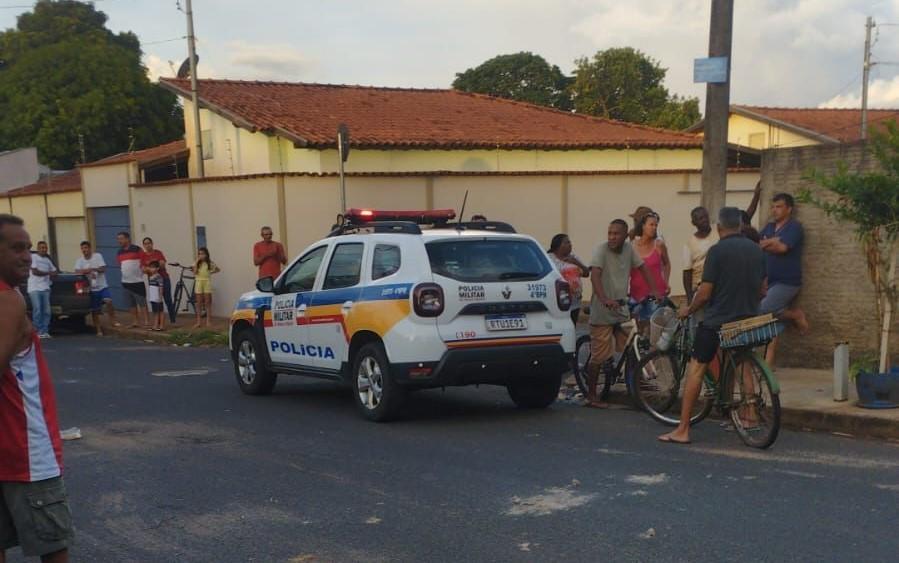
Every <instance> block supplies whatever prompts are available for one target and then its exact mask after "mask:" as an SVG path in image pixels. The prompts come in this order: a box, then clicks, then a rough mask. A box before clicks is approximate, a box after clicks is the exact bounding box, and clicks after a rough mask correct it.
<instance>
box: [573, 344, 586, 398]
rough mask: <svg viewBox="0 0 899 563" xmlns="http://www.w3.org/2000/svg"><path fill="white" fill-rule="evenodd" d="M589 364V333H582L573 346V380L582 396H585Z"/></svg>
mask: <svg viewBox="0 0 899 563" xmlns="http://www.w3.org/2000/svg"><path fill="white" fill-rule="evenodd" d="M589 364H590V335H589V334H584V335H583V336H581V337H580V338H578V339H577V344H576V346H575V348H574V366H573V367H572V371H573V372H574V380H575V381H576V382H577V387H578V389H579V390H580V391H581V394H582V395H583V396H585V397H586V396H587V366H588V365H589Z"/></svg>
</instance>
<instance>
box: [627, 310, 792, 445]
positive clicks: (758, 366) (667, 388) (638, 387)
mask: <svg viewBox="0 0 899 563" xmlns="http://www.w3.org/2000/svg"><path fill="white" fill-rule="evenodd" d="M782 330H783V325H782V324H781V323H778V322H777V320H776V319H774V318H773V317H772V316H771V315H765V316H762V317H755V318H752V319H746V320H744V321H738V322H735V323H729V324H727V325H724V326H723V327H721V331H720V333H719V334H720V337H721V347H720V349H719V351H718V354H717V370H714V369H709V370H707V371H706V373H705V375H704V376H703V381H702V387H701V390H700V393H699V398H698V399H697V401H696V404H695V405H694V407H693V409H692V410H691V412H690V425H691V426H692V425H693V424H696V423H698V422H700V421H701V420H703V419H704V418H706V417H707V416H708V415H709V414H710V413H711V412H712V409H713V408H717V409H718V411H719V412H720V413H721V415H722V417H724V418H730V420H731V422H732V423H733V426H734V429H735V430H736V431H737V434H738V435H739V436H740V439H741V440H743V443H745V444H746V445H747V446H752V447H755V448H767V447H769V446H771V444H773V443H774V441H775V440H776V439H777V434H778V433H779V431H780V385H779V384H778V382H777V379H776V378H775V377H774V374H773V373H772V372H771V369H770V368H769V367H768V365H767V364H766V363H765V361H764V360H763V359H762V358H761V357H760V356H759V355H758V354H757V353H756V352H755V351H754V349H755V348H758V347H762V346H765V345H767V344H768V343H769V342H770V341H771V339H773V338H774V337H775V336H777V335H778V334H779V333H780V332H781V331H782ZM669 331H670V332H669V334H668V335H667V336H668V337H670V347H669V346H668V341H666V342H664V343H663V344H664V345H663V346H662V348H664V349H658V348H657V347H656V346H657V345H658V343H655V346H654V347H653V349H652V350H651V351H650V352H649V353H648V354H646V355H645V356H644V357H643V359H642V360H641V362H640V363H639V365H638V367H637V370H636V371H637V373H639V374H641V377H640V378H639V379H638V381H636V384H635V385H633V390H634V391H635V398H636V399H637V401H638V403H639V405H640V406H641V408H642V409H643V410H645V411H646V412H647V413H649V415H650V416H651V417H652V418H654V419H656V420H657V421H659V422H661V423H663V424H667V425H670V426H676V425H677V424H678V422H679V419H680V402H681V401H680V400H681V397H682V394H683V388H684V385H685V382H686V370H687V364H688V363H689V360H690V352H691V350H692V347H693V336H692V330H691V329H690V319H687V320H684V321H680V320H677V321H674V322H672V323H671V324H670V325H669ZM713 371H717V372H718V373H717V377H716V374H714V373H711V372H713Z"/></svg>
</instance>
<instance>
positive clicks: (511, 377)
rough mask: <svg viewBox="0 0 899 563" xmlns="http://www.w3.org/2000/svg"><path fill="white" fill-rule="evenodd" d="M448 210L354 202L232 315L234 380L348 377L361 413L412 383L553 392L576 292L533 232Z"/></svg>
mask: <svg viewBox="0 0 899 563" xmlns="http://www.w3.org/2000/svg"><path fill="white" fill-rule="evenodd" d="M454 218H455V212H454V211H452V210H442V211H440V210H438V211H413V212H396V211H393V212H390V211H388V212H384V211H373V210H358V209H353V210H349V211H348V212H347V213H346V214H345V215H344V216H343V217H342V221H343V222H342V224H340V225H339V226H337V227H336V228H335V230H334V231H332V233H331V234H330V235H329V236H328V237H327V238H325V239H323V240H320V241H319V242H316V243H315V244H313V245H311V246H309V247H308V248H307V249H306V250H304V251H303V252H302V253H301V254H300V255H299V257H298V258H296V259H295V260H294V261H293V262H292V263H290V264H289V266H288V267H287V268H286V269H285V270H284V271H283V272H282V273H281V275H280V276H279V277H278V278H277V279H272V278H263V279H261V280H259V281H258V282H257V284H256V291H253V292H249V293H246V294H244V295H243V296H241V298H240V299H239V301H238V303H237V306H236V308H235V310H234V313H233V314H232V317H231V330H230V349H231V353H232V358H233V361H234V367H235V373H236V376H237V382H238V384H239V385H240V388H241V389H242V390H243V392H245V393H247V394H251V395H258V394H267V393H270V392H271V391H272V389H273V387H274V385H275V381H276V378H277V375H278V374H296V375H305V376H313V377H319V378H326V379H331V380H335V381H339V382H343V383H345V384H347V385H349V386H352V388H353V396H354V398H355V401H356V403H357V405H358V407H359V409H360V411H361V412H362V414H363V415H364V416H365V417H367V418H369V419H371V420H375V421H383V420H388V419H390V418H392V417H394V416H395V415H396V414H397V412H398V409H399V407H400V405H401V404H402V402H403V400H404V399H405V397H406V396H407V395H408V392H409V391H412V390H416V389H426V388H435V387H445V386H459V385H471V384H495V385H502V386H505V387H507V389H508V392H509V395H510V396H511V398H512V400H513V401H514V402H515V403H516V404H517V405H518V406H520V407H526V408H541V407H546V406H548V405H549V404H551V403H552V402H553V401H554V400H555V398H556V396H557V395H558V392H559V386H560V383H561V377H562V374H563V373H564V372H565V371H567V370H568V369H569V366H570V361H571V358H572V355H573V352H574V346H575V332H574V326H573V324H572V323H571V318H570V316H569V314H568V309H569V308H570V306H571V294H570V290H569V287H568V284H567V283H566V282H565V281H563V280H562V278H561V276H560V275H559V273H558V271H557V270H556V269H555V268H554V267H553V266H552V264H551V263H550V262H549V260H548V259H547V257H546V254H545V253H544V251H543V250H542V249H541V247H540V246H539V245H538V244H537V242H536V241H535V240H534V239H533V238H531V237H529V236H525V235H521V234H517V233H516V232H515V230H514V229H513V228H512V227H511V226H510V225H508V224H505V223H498V222H478V223H452V222H450V221H451V220H452V219H454Z"/></svg>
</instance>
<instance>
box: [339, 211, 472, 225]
mask: <svg viewBox="0 0 899 563" xmlns="http://www.w3.org/2000/svg"><path fill="white" fill-rule="evenodd" d="M344 217H345V218H346V220H347V221H348V222H350V223H356V224H358V223H369V222H371V221H411V222H413V223H416V224H418V225H433V224H435V223H446V222H448V221H450V220H452V219H455V218H456V211H455V210H453V209H432V210H428V211H418V210H411V211H386V210H383V209H359V208H353V209H347V212H346V213H345V214H344Z"/></svg>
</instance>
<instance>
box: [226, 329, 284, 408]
mask: <svg viewBox="0 0 899 563" xmlns="http://www.w3.org/2000/svg"><path fill="white" fill-rule="evenodd" d="M233 360H234V375H235V376H236V377H237V384H238V385H239V386H240V390H241V391H243V392H244V393H246V394H247V395H268V394H269V393H271V392H272V389H274V387H275V383H276V382H277V380H278V374H276V373H274V372H272V371H270V370H268V369H267V368H266V367H265V365H264V362H263V360H262V358H261V357H260V356H259V348H258V347H257V346H256V337H255V336H254V335H253V332H252V331H251V330H244V331H242V332H240V333H239V334H238V335H237V340H236V342H235V346H234V353H233Z"/></svg>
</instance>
